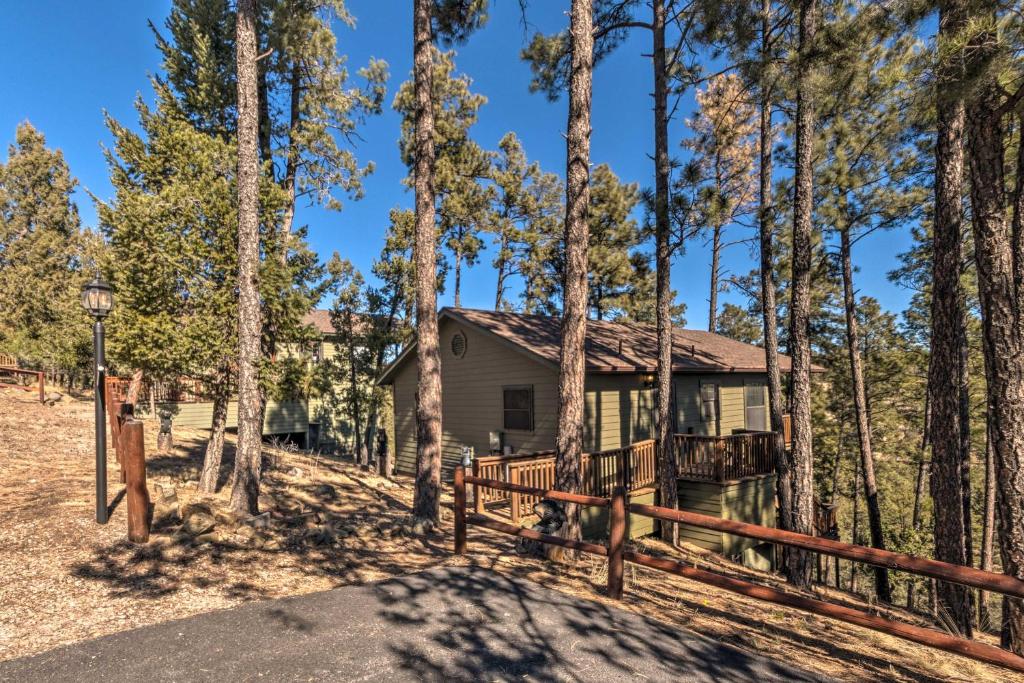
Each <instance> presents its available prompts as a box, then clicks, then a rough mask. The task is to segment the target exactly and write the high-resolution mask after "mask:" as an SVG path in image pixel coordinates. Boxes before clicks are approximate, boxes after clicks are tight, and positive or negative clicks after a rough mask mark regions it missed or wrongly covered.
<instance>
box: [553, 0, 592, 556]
mask: <svg viewBox="0 0 1024 683" xmlns="http://www.w3.org/2000/svg"><path fill="white" fill-rule="evenodd" d="M593 14H594V8H593V2H592V0H572V10H571V15H570V29H569V30H570V40H571V43H572V64H571V74H570V77H569V119H568V126H567V128H568V131H567V136H566V145H565V153H566V164H565V165H566V168H565V178H566V184H565V282H564V283H563V286H562V292H563V301H562V329H561V346H560V353H559V368H558V429H557V432H556V434H555V488H556V489H558V490H560V491H569V492H570V493H579V492H580V488H581V473H580V460H581V457H582V454H583V383H584V377H585V371H586V334H587V270H588V263H587V246H588V241H589V230H588V225H587V206H588V204H589V203H590V106H591V92H592V76H593V59H594V37H593V30H594V27H593V23H594V16H593ZM565 512H566V518H567V521H566V523H565V524H564V525H563V527H562V529H561V535H562V536H563V537H564V538H570V539H579V538H581V535H582V533H581V528H580V510H579V506H578V505H575V504H572V503H569V504H566V505H565ZM549 548H550V549H551V552H550V553H549V557H552V558H555V559H558V558H561V557H565V556H568V555H570V554H569V553H565V552H561V548H559V547H558V546H549Z"/></svg>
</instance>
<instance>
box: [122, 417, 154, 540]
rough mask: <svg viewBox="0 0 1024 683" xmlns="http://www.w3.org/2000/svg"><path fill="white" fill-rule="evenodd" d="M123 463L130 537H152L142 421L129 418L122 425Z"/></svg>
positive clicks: (145, 538)
mask: <svg viewBox="0 0 1024 683" xmlns="http://www.w3.org/2000/svg"><path fill="white" fill-rule="evenodd" d="M120 441H121V443H120V446H121V447H120V448H119V449H118V451H119V452H120V453H121V463H122V464H123V466H124V473H125V488H126V489H127V490H128V540H130V541H132V542H133V543H145V542H146V541H148V540H149V520H150V518H149V491H148V490H146V448H145V441H144V438H143V433H142V423H141V422H139V421H138V420H135V419H133V418H128V419H127V420H125V422H124V423H123V424H122V425H121V439H120Z"/></svg>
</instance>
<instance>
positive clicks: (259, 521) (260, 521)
mask: <svg viewBox="0 0 1024 683" xmlns="http://www.w3.org/2000/svg"><path fill="white" fill-rule="evenodd" d="M239 523H240V524H242V525H244V526H247V527H249V528H251V529H269V528H270V513H269V512H264V513H262V514H259V515H253V516H251V517H246V518H245V519H243V520H241V521H240V522H239Z"/></svg>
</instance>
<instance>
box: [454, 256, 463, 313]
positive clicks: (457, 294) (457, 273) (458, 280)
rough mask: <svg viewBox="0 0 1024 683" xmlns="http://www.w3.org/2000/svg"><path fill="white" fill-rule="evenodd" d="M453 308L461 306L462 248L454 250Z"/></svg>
mask: <svg viewBox="0 0 1024 683" xmlns="http://www.w3.org/2000/svg"><path fill="white" fill-rule="evenodd" d="M455 308H462V250H461V249H456V250H455Z"/></svg>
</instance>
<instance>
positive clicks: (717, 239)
mask: <svg viewBox="0 0 1024 683" xmlns="http://www.w3.org/2000/svg"><path fill="white" fill-rule="evenodd" d="M711 235H712V237H711V290H710V295H709V297H708V332H717V331H718V270H719V268H720V267H721V266H720V262H721V260H722V226H720V225H716V226H715V227H714V228H713V229H712V233H711Z"/></svg>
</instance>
